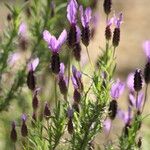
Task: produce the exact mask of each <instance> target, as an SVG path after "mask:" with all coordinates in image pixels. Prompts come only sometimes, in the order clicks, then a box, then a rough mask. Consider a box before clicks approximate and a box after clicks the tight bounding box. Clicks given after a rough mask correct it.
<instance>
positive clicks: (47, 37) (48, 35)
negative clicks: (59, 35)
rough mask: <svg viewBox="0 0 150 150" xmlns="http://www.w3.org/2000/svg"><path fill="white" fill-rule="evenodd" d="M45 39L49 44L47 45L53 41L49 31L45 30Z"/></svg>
mask: <svg viewBox="0 0 150 150" xmlns="http://www.w3.org/2000/svg"><path fill="white" fill-rule="evenodd" d="M43 39H44V40H45V41H46V42H47V44H49V42H50V39H51V34H50V33H49V31H47V30H45V31H44V32H43Z"/></svg>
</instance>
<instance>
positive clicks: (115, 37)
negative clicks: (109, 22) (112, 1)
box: [112, 13, 123, 47]
mask: <svg viewBox="0 0 150 150" xmlns="http://www.w3.org/2000/svg"><path fill="white" fill-rule="evenodd" d="M122 20H123V15H122V13H120V14H119V17H118V18H117V17H116V16H114V24H115V26H116V27H115V29H114V33H113V39H112V44H113V46H114V47H117V46H118V45H119V42H120V25H121V24H122Z"/></svg>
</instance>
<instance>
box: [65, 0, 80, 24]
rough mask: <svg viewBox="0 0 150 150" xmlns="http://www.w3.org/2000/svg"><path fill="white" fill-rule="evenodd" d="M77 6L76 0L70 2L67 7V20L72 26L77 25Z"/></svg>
mask: <svg viewBox="0 0 150 150" xmlns="http://www.w3.org/2000/svg"><path fill="white" fill-rule="evenodd" d="M77 9H78V4H77V2H76V0H70V2H69V4H68V6H67V18H68V20H69V22H70V24H72V25H76V23H77V19H76V18H77V11H78V10H77Z"/></svg>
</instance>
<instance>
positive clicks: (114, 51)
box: [113, 46, 116, 58]
mask: <svg viewBox="0 0 150 150" xmlns="http://www.w3.org/2000/svg"><path fill="white" fill-rule="evenodd" d="M115 53H116V47H115V46H114V50H113V58H114V57H115Z"/></svg>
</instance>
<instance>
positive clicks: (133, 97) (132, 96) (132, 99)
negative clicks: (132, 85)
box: [129, 93, 136, 106]
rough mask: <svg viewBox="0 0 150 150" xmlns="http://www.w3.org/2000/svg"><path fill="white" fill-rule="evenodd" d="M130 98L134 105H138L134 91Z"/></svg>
mask: <svg viewBox="0 0 150 150" xmlns="http://www.w3.org/2000/svg"><path fill="white" fill-rule="evenodd" d="M129 100H130V102H131V103H132V105H133V106H135V105H136V99H135V96H134V95H133V94H132V93H130V94H129Z"/></svg>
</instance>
